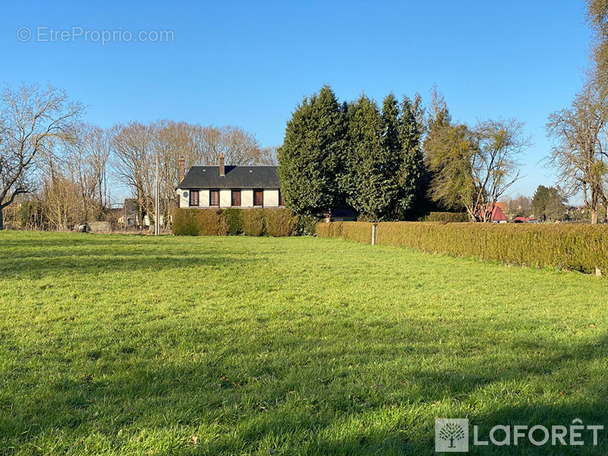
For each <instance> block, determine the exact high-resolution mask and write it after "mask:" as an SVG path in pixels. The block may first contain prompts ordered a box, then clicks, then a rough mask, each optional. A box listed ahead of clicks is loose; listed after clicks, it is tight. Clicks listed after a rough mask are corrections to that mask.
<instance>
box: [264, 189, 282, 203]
mask: <svg viewBox="0 0 608 456" xmlns="http://www.w3.org/2000/svg"><path fill="white" fill-rule="evenodd" d="M278 205H279V190H278V189H277V190H264V207H277V206H278Z"/></svg>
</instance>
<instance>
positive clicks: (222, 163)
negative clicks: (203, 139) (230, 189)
mask: <svg viewBox="0 0 608 456" xmlns="http://www.w3.org/2000/svg"><path fill="white" fill-rule="evenodd" d="M225 175H226V168H225V167H224V154H220V176H225Z"/></svg>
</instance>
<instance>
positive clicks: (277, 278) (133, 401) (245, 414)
mask: <svg viewBox="0 0 608 456" xmlns="http://www.w3.org/2000/svg"><path fill="white" fill-rule="evenodd" d="M607 290H608V282H607V281H606V279H602V278H597V277H592V276H585V275H582V274H577V273H568V272H558V271H554V270H536V269H531V268H517V267H505V266H501V265H498V264H491V263H483V262H479V261H476V260H467V259H455V258H451V257H447V256H438V255H425V254H422V253H418V252H414V251H408V250H404V249H398V248H393V247H383V246H374V247H372V246H369V245H360V244H355V243H350V242H348V241H343V240H338V239H316V238H249V237H214V238H209V237H199V238H187V237H161V238H153V237H144V236H119V235H115V236H112V235H107V236H106V235H86V234H52V233H25V232H0V453H2V454H16V455H29V454H41V455H49V454H70V455H84V454H90V455H106V454H116V455H130V454H142V455H152V454H156V455H165V454H176V455H187V454H223V455H238V454H256V455H260V456H261V455H272V454H274V455H299V454H306V455H333V454H340V455H356V454H361V455H363V454H365V455H368V454H377V455H389V454H395V455H397V454H412V455H424V454H427V455H428V454H433V453H434V438H435V435H434V432H435V431H434V420H435V418H436V417H443V418H465V417H467V418H469V419H470V421H471V425H478V426H479V428H480V431H481V434H482V435H487V432H488V431H489V429H490V428H491V427H492V426H494V425H496V424H526V425H534V424H545V425H548V426H550V425H560V424H561V425H565V426H569V425H570V423H571V422H572V420H574V419H576V418H580V419H582V420H583V423H584V424H586V425H587V424H601V425H604V426H608V338H607V335H608V321H607V316H608V293H607ZM583 436H584V438H585V441H586V445H585V446H584V447H561V446H559V445H558V446H557V447H553V448H551V446H550V445H548V446H545V447H538V448H537V447H535V446H533V445H531V444H523V446H522V444H521V443H520V445H519V446H518V447H513V446H511V447H495V446H489V447H473V448H472V449H471V454H488V453H492V452H493V454H598V455H600V454H607V453H608V440H607V437H606V436H607V434H606V430H604V431H602V432H601V433H600V441H599V445H598V446H596V447H593V446H591V442H590V439H589V438H587V434H583Z"/></svg>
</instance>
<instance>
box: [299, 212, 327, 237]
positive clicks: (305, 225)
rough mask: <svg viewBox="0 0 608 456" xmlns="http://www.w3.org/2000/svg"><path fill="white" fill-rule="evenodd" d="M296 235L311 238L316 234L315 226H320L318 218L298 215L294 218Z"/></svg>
mask: <svg viewBox="0 0 608 456" xmlns="http://www.w3.org/2000/svg"><path fill="white" fill-rule="evenodd" d="M296 217H297V221H296V228H295V230H296V234H299V235H302V236H312V235H314V234H315V233H316V232H317V226H321V225H322V223H320V222H319V218H318V217H315V216H313V215H299V216H296Z"/></svg>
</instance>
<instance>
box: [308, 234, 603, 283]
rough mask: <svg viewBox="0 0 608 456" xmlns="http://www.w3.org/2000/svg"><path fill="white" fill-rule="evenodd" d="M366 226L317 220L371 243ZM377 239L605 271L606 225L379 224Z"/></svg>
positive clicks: (453, 252) (538, 264)
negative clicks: (326, 222)
mask: <svg viewBox="0 0 608 456" xmlns="http://www.w3.org/2000/svg"><path fill="white" fill-rule="evenodd" d="M332 225H333V226H332ZM371 225H372V224H371V223H361V222H344V223H343V224H342V226H340V225H338V224H337V223H328V224H320V225H319V228H318V229H317V233H318V235H319V236H320V237H338V236H341V237H343V238H344V239H352V240H355V241H358V242H365V243H370V242H371ZM376 243H377V244H384V245H393V246H397V247H408V248H415V249H419V250H422V251H425V252H433V253H447V254H450V255H454V256H473V257H478V258H481V259H483V260H491V261H500V262H502V263H505V264H517V265H524V266H536V267H546V266H548V267H555V268H559V269H569V270H574V271H581V272H586V273H593V272H595V270H596V268H597V269H599V270H601V271H604V272H606V271H608V226H597V225H596V226H592V225H520V224H517V225H514V224H490V223H449V224H446V223H442V222H382V223H379V224H378V231H377V236H376Z"/></svg>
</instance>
